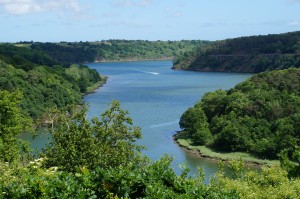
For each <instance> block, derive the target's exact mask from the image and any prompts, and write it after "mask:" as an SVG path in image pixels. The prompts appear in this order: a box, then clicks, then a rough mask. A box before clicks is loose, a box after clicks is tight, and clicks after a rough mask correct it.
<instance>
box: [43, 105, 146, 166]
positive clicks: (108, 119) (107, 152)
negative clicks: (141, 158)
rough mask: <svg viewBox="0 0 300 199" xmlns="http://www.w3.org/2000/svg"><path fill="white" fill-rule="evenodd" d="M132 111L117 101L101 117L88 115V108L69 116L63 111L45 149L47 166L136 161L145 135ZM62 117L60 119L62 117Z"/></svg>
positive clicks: (96, 164)
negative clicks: (129, 113) (140, 140)
mask: <svg viewBox="0 0 300 199" xmlns="http://www.w3.org/2000/svg"><path fill="white" fill-rule="evenodd" d="M127 114H128V112H127V111H123V110H122V109H121V108H120V104H119V103H118V102H116V101H113V102H112V104H111V107H110V109H109V110H107V111H106V112H105V113H103V114H102V115H101V120H99V119H98V118H93V119H92V122H89V121H88V120H87V119H86V110H79V111H77V112H75V113H73V114H72V115H70V118H67V117H66V116H65V115H62V116H61V117H60V118H58V124H57V125H56V126H55V127H54V128H52V129H51V135H52V140H51V143H50V145H49V146H48V147H47V148H46V149H45V153H44V155H45V157H46V158H47V159H46V165H47V166H59V167H60V168H61V169H63V170H66V171H72V172H74V171H76V169H77V168H78V167H86V168H88V169H95V168H96V167H101V168H108V167H117V166H120V165H127V164H128V163H129V162H131V161H133V160H134V159H135V158H136V156H137V153H138V152H139V151H140V147H139V146H137V145H136V144H135V141H136V139H138V138H140V137H141V132H140V129H139V128H136V127H132V120H131V118H130V117H128V116H127ZM59 120H60V121H59Z"/></svg>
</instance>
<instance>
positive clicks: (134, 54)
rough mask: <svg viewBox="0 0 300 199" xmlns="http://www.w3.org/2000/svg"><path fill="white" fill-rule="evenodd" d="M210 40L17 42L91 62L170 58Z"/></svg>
mask: <svg viewBox="0 0 300 199" xmlns="http://www.w3.org/2000/svg"><path fill="white" fill-rule="evenodd" d="M210 43H211V42H208V41H200V40H191V41H187V40H182V41H144V40H106V41H98V42H60V43H39V42H33V43H28V42H25V43H24V42H21V43H18V44H19V45H25V46H27V47H29V48H31V49H34V50H36V51H39V52H43V53H46V54H47V55H49V56H50V57H51V58H53V59H54V60H56V61H59V62H60V63H62V64H70V63H85V62H93V61H131V60H147V59H166V58H169V59H172V58H173V57H175V56H184V55H185V54H186V53H187V52H189V51H192V50H195V49H196V48H197V47H198V46H199V45H200V46H206V45H209V44H210Z"/></svg>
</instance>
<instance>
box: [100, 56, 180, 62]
mask: <svg viewBox="0 0 300 199" xmlns="http://www.w3.org/2000/svg"><path fill="white" fill-rule="evenodd" d="M173 59H174V57H161V58H149V59H138V58H132V59H120V60H105V59H103V60H95V63H107V62H137V61H165V60H173Z"/></svg>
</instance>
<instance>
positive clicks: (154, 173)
mask: <svg viewBox="0 0 300 199" xmlns="http://www.w3.org/2000/svg"><path fill="white" fill-rule="evenodd" d="M165 43H167V42H165ZM32 45H33V43H31V42H30V43H29V44H27V43H26V44H25V43H22V44H18V45H14V44H1V45H0V198H115V199H116V198H270V196H272V198H299V197H300V180H299V176H300V166H299V162H300V155H299V154H300V148H299V147H298V145H297V144H298V142H299V135H298V134H299V126H300V125H299V124H300V120H299V115H300V114H299V103H300V99H299V85H300V84H299V83H300V82H299V75H300V71H299V69H296V68H291V69H287V70H279V71H271V72H265V73H261V74H258V75H255V76H253V77H252V78H251V79H249V80H247V81H245V82H243V83H241V84H239V85H237V86H236V87H235V88H233V89H230V90H228V91H221V90H218V91H216V92H211V93H208V94H206V95H205V96H204V97H203V99H202V100H201V101H200V102H199V103H197V104H196V105H195V107H193V108H191V109H189V110H188V111H187V112H186V113H184V114H183V116H182V118H181V120H180V125H181V127H182V128H183V132H184V133H185V135H188V136H190V137H191V139H193V142H194V143H193V144H205V145H208V146H211V147H215V148H216V149H218V150H224V151H228V150H246V151H247V152H249V153H254V154H256V155H257V156H260V157H270V158H273V157H276V155H277V152H280V160H281V166H272V167H262V169H261V170H260V171H255V170H247V169H245V168H244V165H243V162H241V161H230V162H229V163H226V164H225V163H224V162H220V163H219V171H218V173H217V174H216V176H214V177H212V178H211V180H210V182H209V183H208V184H205V183H204V176H205V173H204V171H203V169H201V168H199V169H198V174H196V175H195V176H190V175H189V168H187V167H186V166H185V164H183V165H180V168H181V170H182V172H181V174H179V175H177V174H176V173H175V171H174V170H173V168H172V166H171V162H172V159H173V158H172V157H169V156H164V157H161V158H160V159H159V160H157V161H152V160H150V159H149V158H148V157H146V156H145V155H143V154H142V153H141V152H142V150H143V149H144V147H143V146H140V145H138V144H137V143H138V142H137V141H138V139H140V138H141V136H142V134H141V129H140V128H139V127H137V126H135V125H134V121H133V120H132V118H131V117H130V115H129V112H128V111H126V110H123V109H122V107H121V104H120V102H117V101H112V102H111V104H110V107H109V108H108V110H107V111H105V112H104V113H103V114H101V115H99V117H95V118H93V119H91V120H88V119H87V107H86V106H85V105H84V104H83V103H82V101H81V97H82V95H83V94H84V93H85V92H87V91H88V89H89V87H90V86H92V85H94V84H95V83H97V82H99V81H101V80H102V77H101V76H100V75H99V74H98V73H97V72H96V71H95V70H91V69H89V68H87V67H86V66H84V65H81V64H80V63H81V62H84V61H88V60H87V58H88V56H83V58H80V59H82V60H81V61H78V62H77V61H76V62H73V61H74V60H72V59H73V58H72V57H70V58H68V59H67V60H60V58H59V57H56V56H55V55H54V54H51V53H50V51H49V52H46V51H43V50H41V49H39V48H35V47H32ZM38 45H39V44H38ZM51 45H52V44H51ZM51 45H50V46H51ZM55 45H56V44H55ZM59 45H68V44H66V43H63V44H59ZM209 45H210V44H209ZM129 46H130V45H129ZM75 49H76V48H75ZM86 49H87V51H88V49H89V48H86ZM62 51H64V50H63V48H62V49H61V50H58V52H60V53H62ZM70 53H71V52H70ZM57 54H59V53H57ZM88 54H89V53H87V54H86V55H88ZM183 54H184V52H183ZM66 57H68V56H66ZM156 58H157V57H156ZM158 58H161V57H158ZM60 61H65V62H64V63H60ZM38 120H42V121H43V122H42V123H43V125H44V127H45V128H47V129H48V131H49V132H50V134H51V140H49V143H48V144H47V146H46V147H45V148H44V149H43V150H42V151H41V152H39V153H32V151H31V149H30V148H29V144H28V143H27V142H26V141H24V140H21V139H19V135H20V134H21V133H24V132H26V133H31V134H32V135H35V133H36V126H37V123H39V122H37V121H38ZM244 124H247V125H244ZM194 130H195V131H194ZM249 132H251V133H249ZM229 136H233V137H234V138H237V139H232V137H231V138H230V137H229ZM228 141H229V142H230V145H228V146H227V144H226V145H224V142H228ZM279 141H280V142H279ZM246 147H249V148H246ZM256 149H258V150H256ZM228 169H229V170H231V171H232V172H231V175H226V174H225V170H228Z"/></svg>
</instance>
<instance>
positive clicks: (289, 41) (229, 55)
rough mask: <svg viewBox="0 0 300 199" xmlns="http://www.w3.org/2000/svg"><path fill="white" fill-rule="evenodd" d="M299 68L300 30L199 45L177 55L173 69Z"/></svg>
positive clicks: (251, 70)
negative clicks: (195, 48) (193, 49)
mask: <svg viewBox="0 0 300 199" xmlns="http://www.w3.org/2000/svg"><path fill="white" fill-rule="evenodd" d="M289 67H300V31H298V32H291V33H285V34H271V35H264V36H261V35H259V36H251V37H241V38H235V39H227V40H222V41H216V42H214V43H213V44H212V45H208V46H199V47H198V49H197V50H195V51H192V52H190V53H186V54H185V55H184V56H178V57H177V58H176V59H175V60H174V66H173V68H174V69H184V70H195V71H220V72H222V71H226V72H252V73H258V72H262V71H270V70H274V69H285V68H289Z"/></svg>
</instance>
